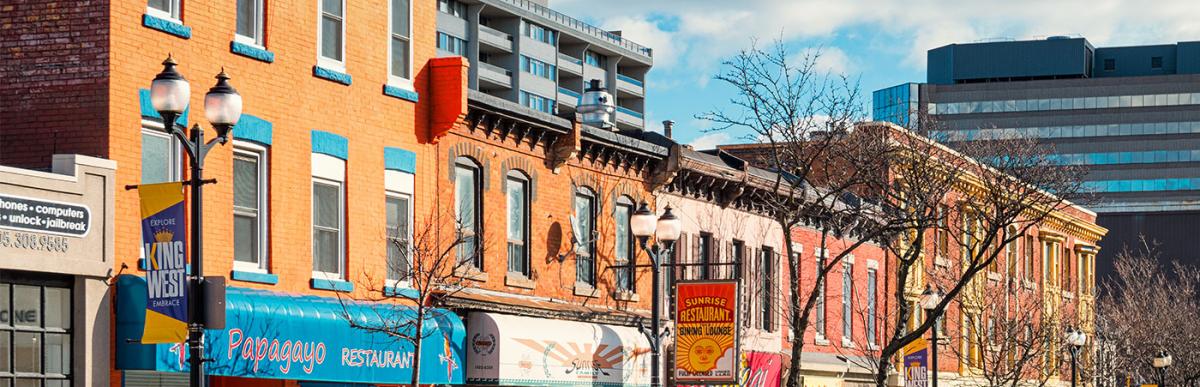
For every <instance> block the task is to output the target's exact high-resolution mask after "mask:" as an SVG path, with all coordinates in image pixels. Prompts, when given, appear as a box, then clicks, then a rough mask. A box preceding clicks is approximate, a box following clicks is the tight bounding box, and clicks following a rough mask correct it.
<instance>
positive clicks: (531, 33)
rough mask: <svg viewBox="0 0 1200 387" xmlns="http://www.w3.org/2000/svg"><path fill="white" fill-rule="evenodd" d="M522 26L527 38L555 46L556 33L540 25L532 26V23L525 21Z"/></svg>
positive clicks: (556, 40)
mask: <svg viewBox="0 0 1200 387" xmlns="http://www.w3.org/2000/svg"><path fill="white" fill-rule="evenodd" d="M522 24H524V27H525V28H524V32H525V36H527V37H529V38H531V39H533V40H536V41H539V42H542V43H546V44H549V45H551V46H553V45H555V44H556V43H557V42H558V37H557V34H558V33H557V32H555V31H554V30H551V29H549V28H546V27H542V26H540V25H537V24H533V23H530V22H527V21H526V22H523V23H522Z"/></svg>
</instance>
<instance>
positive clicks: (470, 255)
mask: <svg viewBox="0 0 1200 387" xmlns="http://www.w3.org/2000/svg"><path fill="white" fill-rule="evenodd" d="M454 168H455V169H454V203H455V206H454V209H455V215H457V216H458V232H459V245H458V261H459V262H460V263H465V264H467V265H470V266H471V267H473V268H475V269H478V270H483V257H482V254H479V247H480V246H479V236H480V235H481V233H480V228H481V227H482V223H483V222H482V219H483V218H482V214H480V209H479V207H480V204H481V202H482V199H481V198H480V194H479V192H480V190H479V182H480V179H479V177H480V170H479V166H478V165H477V164H475V163H474V162H472V161H470V160H459V161H458V162H457V163H456V164H455V166H454Z"/></svg>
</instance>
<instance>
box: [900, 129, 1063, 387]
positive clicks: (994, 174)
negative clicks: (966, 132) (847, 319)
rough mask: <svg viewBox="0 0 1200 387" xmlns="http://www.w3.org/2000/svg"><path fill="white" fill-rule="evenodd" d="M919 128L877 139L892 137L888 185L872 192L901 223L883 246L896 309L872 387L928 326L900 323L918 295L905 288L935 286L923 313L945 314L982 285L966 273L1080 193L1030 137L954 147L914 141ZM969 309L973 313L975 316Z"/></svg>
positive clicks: (985, 264) (989, 263) (991, 260)
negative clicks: (890, 262)
mask: <svg viewBox="0 0 1200 387" xmlns="http://www.w3.org/2000/svg"><path fill="white" fill-rule="evenodd" d="M919 122H920V125H921V126H919V127H918V128H916V129H917V130H915V131H899V132H898V133H894V134H893V135H892V136H887V137H889V138H893V139H896V141H893V142H892V144H893V146H894V147H895V148H894V151H892V152H890V153H889V155H891V157H890V161H889V164H890V165H891V169H890V171H891V172H892V175H891V176H892V177H893V179H892V180H891V181H890V182H888V183H887V187H889V188H890V189H885V190H883V194H882V196H883V197H884V198H886V202H887V204H886V205H885V207H887V208H889V209H892V211H890V212H888V213H887V215H888V216H891V217H893V218H895V219H898V220H903V221H904V222H905V223H906V224H907V225H908V227H907V228H905V229H903V230H900V232H899V233H898V234H896V237H895V238H894V239H893V243H889V244H888V245H887V246H888V248H889V249H891V250H892V252H893V253H894V254H895V256H896V257H897V264H896V265H895V270H896V271H895V273H894V278H895V281H896V284H897V286H896V290H895V294H894V297H895V298H896V299H895V305H896V307H897V313H896V320H895V321H894V322H893V323H892V324H891V326H890V327H889V330H890V331H889V332H887V333H886V336H887V337H886V338H885V341H884V344H883V345H882V347H881V350H880V354H879V355H880V356H879V363H878V364H877V365H876V383H877V384H878V385H883V384H884V383H885V382H886V378H887V372H888V370H889V369H890V367H891V361H892V360H893V359H894V358H895V356H896V355H897V354H898V353H899V351H900V350H901V349H903V348H904V346H905V345H907V344H908V343H910V342H912V341H913V340H916V339H917V338H920V337H921V336H923V335H924V334H925V333H926V331H928V330H929V329H930V328H931V327H933V326H934V325H935V323H936V319H932V318H926V319H925V321H920V322H916V323H915V324H908V322H909V321H910V319H911V318H912V313H913V310H911V309H912V308H913V302H912V301H913V299H914V297H915V295H916V294H919V293H917V292H919V290H918V289H914V285H916V284H918V283H921V282H924V283H925V284H927V285H933V286H937V287H939V288H941V289H945V296H944V297H943V299H942V300H941V302H940V303H939V304H938V305H937V306H936V307H935V308H934V309H933V310H931V311H930V315H931V316H943V315H945V313H946V310H947V308H948V307H949V306H950V305H951V304H952V303H956V302H959V300H958V298H959V297H960V296H961V295H963V294H964V293H968V294H972V293H973V294H976V295H978V294H979V293H980V292H982V289H983V286H985V285H986V284H984V283H983V282H984V281H983V280H982V277H981V278H976V277H977V275H979V274H980V273H982V272H984V271H985V270H987V269H988V268H989V267H994V266H993V265H997V264H998V262H999V261H998V259H999V258H1001V257H1002V254H1004V253H1005V251H1006V250H1005V246H1009V245H1011V244H1013V243H1014V242H1015V241H1017V240H1018V239H1020V238H1022V237H1023V236H1024V235H1026V233H1028V232H1029V231H1030V230H1032V229H1033V228H1035V227H1036V226H1038V225H1040V224H1042V223H1043V222H1045V221H1046V220H1047V219H1050V218H1051V217H1052V216H1055V215H1056V214H1059V213H1061V212H1062V211H1064V210H1067V209H1068V208H1069V207H1070V206H1071V205H1072V203H1071V202H1070V201H1068V199H1076V198H1081V197H1082V195H1081V193H1082V189H1081V184H1080V182H1079V180H1078V176H1081V175H1082V171H1081V169H1080V168H1079V167H1075V166H1066V165H1061V164H1060V163H1057V162H1056V161H1055V159H1054V158H1053V156H1051V154H1052V153H1053V152H1052V149H1050V148H1049V147H1048V146H1045V145H1042V144H1039V143H1037V142H1036V141H1035V140H1032V139H1026V138H1017V137H1007V136H997V137H995V138H990V139H985V140H977V141H973V142H966V143H957V144H955V146H956V148H957V151H955V150H951V149H950V148H947V147H944V146H942V145H935V143H934V142H933V140H930V139H928V138H925V137H921V136H920V135H919V134H920V133H932V130H930V129H931V128H934V127H936V123H935V122H934V121H933V120H932V119H930V118H928V117H922V118H921V119H920V120H919ZM892 128H894V127H892ZM893 132H895V130H893ZM914 132H915V133H914ZM1052 193H1053V194H1052ZM952 200H957V202H958V203H952V202H951V201H952ZM893 222H894V221H893ZM926 238H932V239H933V240H932V241H928V242H927V241H926ZM951 247H953V249H951ZM929 250H932V251H933V252H934V253H933V254H931V255H932V256H933V257H932V258H933V259H934V260H935V262H932V263H933V264H932V265H930V262H927V261H925V258H926V254H925V252H926V251H929ZM951 251H953V253H951ZM939 261H941V262H939ZM927 274H929V275H927ZM922 277H929V278H922ZM976 298H978V296H976ZM960 311H962V310H960ZM979 312H981V310H980V309H979V308H974V313H975V314H976V315H978V314H979Z"/></svg>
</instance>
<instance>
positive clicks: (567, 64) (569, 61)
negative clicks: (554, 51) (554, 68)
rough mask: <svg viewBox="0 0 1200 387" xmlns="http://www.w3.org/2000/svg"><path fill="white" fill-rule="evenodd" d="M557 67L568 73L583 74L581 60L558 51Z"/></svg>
mask: <svg viewBox="0 0 1200 387" xmlns="http://www.w3.org/2000/svg"><path fill="white" fill-rule="evenodd" d="M558 69H559V70H562V71H564V72H567V73H570V74H575V75H583V60H581V59H578V58H575V57H573V56H570V55H567V54H563V53H561V52H560V53H558Z"/></svg>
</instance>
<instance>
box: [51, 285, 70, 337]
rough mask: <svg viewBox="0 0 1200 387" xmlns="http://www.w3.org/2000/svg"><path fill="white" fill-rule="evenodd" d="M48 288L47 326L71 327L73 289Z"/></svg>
mask: <svg viewBox="0 0 1200 387" xmlns="http://www.w3.org/2000/svg"><path fill="white" fill-rule="evenodd" d="M45 289H46V328H62V329H71V289H65V288H45Z"/></svg>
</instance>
